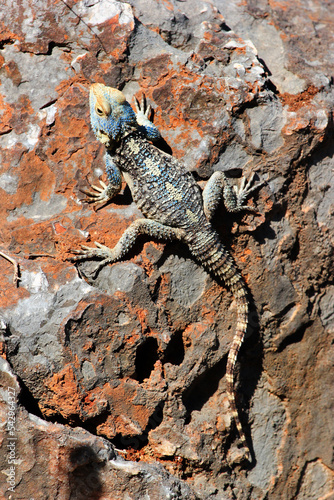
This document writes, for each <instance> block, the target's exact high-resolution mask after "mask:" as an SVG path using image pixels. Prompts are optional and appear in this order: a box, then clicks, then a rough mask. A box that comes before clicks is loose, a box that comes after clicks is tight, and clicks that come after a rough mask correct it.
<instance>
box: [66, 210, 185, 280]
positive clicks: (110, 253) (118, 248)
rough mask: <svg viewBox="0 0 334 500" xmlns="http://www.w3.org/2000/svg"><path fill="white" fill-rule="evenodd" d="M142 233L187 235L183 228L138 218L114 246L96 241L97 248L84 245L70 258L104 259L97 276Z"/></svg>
mask: <svg viewBox="0 0 334 500" xmlns="http://www.w3.org/2000/svg"><path fill="white" fill-rule="evenodd" d="M140 234H147V235H148V236H152V237H153V238H158V239H163V240H175V239H177V240H182V239H183V238H184V236H185V231H183V230H182V229H178V228H174V227H169V226H165V225H164V224H160V222H156V221H153V220H150V219H137V220H136V221H134V222H133V223H132V224H131V226H130V227H128V228H127V229H126V230H125V231H124V233H123V235H122V236H121V238H120V239H119V240H118V242H117V243H116V245H115V246H114V247H113V248H109V247H107V246H105V245H101V243H98V242H94V243H95V245H96V247H97V248H93V247H88V246H85V245H82V247H81V250H76V251H75V253H76V254H77V255H75V256H73V257H71V258H70V259H69V260H71V261H73V262H78V261H83V260H87V259H94V258H97V259H102V262H100V263H99V264H98V265H97V267H96V268H95V270H94V273H93V276H94V277H95V276H96V275H97V274H98V272H99V271H100V270H101V269H102V268H103V267H104V266H105V265H107V264H110V263H112V262H116V261H118V260H121V259H122V258H123V257H124V256H125V255H126V254H127V253H128V252H129V250H130V249H131V247H133V245H134V244H135V242H136V239H137V237H138V236H139V235H140Z"/></svg>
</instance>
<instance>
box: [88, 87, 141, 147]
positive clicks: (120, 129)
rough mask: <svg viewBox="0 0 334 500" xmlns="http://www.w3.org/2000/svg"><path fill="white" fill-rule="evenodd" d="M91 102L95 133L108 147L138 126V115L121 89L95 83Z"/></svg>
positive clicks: (91, 118) (92, 88)
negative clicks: (127, 131)
mask: <svg viewBox="0 0 334 500" xmlns="http://www.w3.org/2000/svg"><path fill="white" fill-rule="evenodd" d="M89 104H90V120H91V124H92V128H93V131H94V134H95V136H96V138H97V139H98V140H99V141H100V142H102V144H105V146H106V147H109V146H110V145H111V143H115V142H117V141H118V140H119V138H120V136H121V134H122V133H124V132H125V131H126V130H128V129H131V127H136V126H137V122H136V115H135V113H134V111H133V109H132V108H131V106H130V104H129V103H128V102H127V100H126V98H125V96H124V94H123V93H122V92H121V91H120V90H117V89H114V88H112V87H107V86H106V85H103V84H102V83H94V84H93V85H92V86H91V88H90V93H89Z"/></svg>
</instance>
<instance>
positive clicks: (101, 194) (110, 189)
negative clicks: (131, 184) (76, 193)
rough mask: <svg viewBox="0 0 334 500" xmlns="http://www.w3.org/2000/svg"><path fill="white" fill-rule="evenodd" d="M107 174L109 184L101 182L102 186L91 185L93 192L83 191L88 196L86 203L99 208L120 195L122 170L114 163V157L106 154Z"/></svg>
mask: <svg viewBox="0 0 334 500" xmlns="http://www.w3.org/2000/svg"><path fill="white" fill-rule="evenodd" d="M105 162H106V173H107V177H108V181H109V183H108V184H105V183H104V182H103V181H101V180H100V184H101V187H100V186H95V185H93V184H92V185H91V186H90V187H91V190H88V189H87V190H86V189H81V192H82V193H84V194H85V195H87V198H86V199H85V201H87V202H88V203H93V204H96V205H97V208H100V207H102V206H103V205H105V204H106V203H107V202H108V201H109V200H111V199H112V198H113V197H114V196H115V195H116V194H118V193H119V192H120V190H121V187H122V174H121V171H120V169H119V168H118V167H117V165H116V164H115V163H114V161H113V159H112V156H111V155H110V154H109V153H108V152H106V154H105Z"/></svg>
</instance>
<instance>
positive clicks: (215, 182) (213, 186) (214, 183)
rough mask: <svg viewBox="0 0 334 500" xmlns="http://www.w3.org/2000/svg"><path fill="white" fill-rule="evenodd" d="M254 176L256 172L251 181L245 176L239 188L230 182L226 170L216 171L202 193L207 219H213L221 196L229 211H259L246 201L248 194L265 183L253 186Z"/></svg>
mask: <svg viewBox="0 0 334 500" xmlns="http://www.w3.org/2000/svg"><path fill="white" fill-rule="evenodd" d="M254 176H255V174H254V175H253V176H252V177H251V179H250V180H249V181H247V180H246V178H245V177H243V178H242V181H241V185H240V188H239V189H238V188H236V187H235V186H232V185H231V184H230V183H229V181H228V179H227V177H226V176H225V174H224V172H221V171H217V172H214V174H213V175H212V176H211V177H210V179H209V180H208V182H207V184H206V186H205V188H204V190H203V195H202V196H203V208H204V213H205V215H206V217H207V219H208V220H211V219H212V217H213V215H214V213H215V211H216V209H217V207H218V205H219V203H220V200H221V198H223V200H224V205H225V207H226V209H227V210H228V211H229V212H241V211H242V210H248V211H251V212H257V209H256V208H255V207H251V206H249V205H245V201H246V199H247V198H248V196H249V195H250V194H251V193H252V192H253V191H255V189H259V188H260V187H261V186H262V185H263V184H264V183H263V182H260V183H259V184H256V185H255V186H252V183H253V181H254Z"/></svg>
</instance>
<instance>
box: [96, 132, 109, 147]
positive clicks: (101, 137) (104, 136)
mask: <svg viewBox="0 0 334 500" xmlns="http://www.w3.org/2000/svg"><path fill="white" fill-rule="evenodd" d="M96 135H97V138H98V140H99V141H100V142H102V144H104V145H105V146H109V143H110V137H109V135H108V134H106V133H105V132H104V131H103V130H99V131H98V132H97V134H96Z"/></svg>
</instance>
